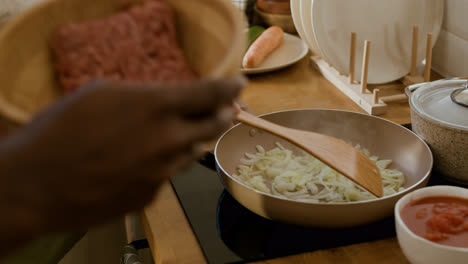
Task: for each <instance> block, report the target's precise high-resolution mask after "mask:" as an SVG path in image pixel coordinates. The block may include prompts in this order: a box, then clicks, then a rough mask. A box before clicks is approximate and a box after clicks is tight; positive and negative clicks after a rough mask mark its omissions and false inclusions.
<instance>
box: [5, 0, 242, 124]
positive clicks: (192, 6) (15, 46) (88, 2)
mask: <svg viewBox="0 0 468 264" xmlns="http://www.w3.org/2000/svg"><path fill="white" fill-rule="evenodd" d="M165 1H167V2H168V3H169V4H170V5H171V6H172V7H173V8H174V11H175V13H176V23H177V29H178V37H179V42H180V43H181V47H182V48H183V50H184V53H185V56H186V59H187V61H188V63H189V64H190V66H191V67H192V69H194V70H195V71H196V72H197V73H199V74H200V75H201V76H202V77H211V78H219V77H223V76H230V75H235V74H238V72H239V68H240V67H239V65H241V60H242V56H243V52H244V50H245V47H244V45H245V43H246V40H245V34H244V26H245V25H244V24H243V20H242V17H241V14H240V12H239V11H238V10H237V9H236V8H235V7H234V6H233V5H232V2H231V1H230V0H191V1H187V0H165ZM138 2H139V0H99V1H96V0H49V1H46V2H43V3H41V4H39V5H37V6H36V7H34V8H32V9H30V10H28V11H26V12H25V13H23V14H22V15H20V16H18V17H16V18H14V19H13V20H11V21H10V22H9V23H7V24H6V25H5V26H4V27H2V28H1V31H0V65H1V66H0V84H1V85H0V114H2V115H4V116H5V117H6V118H7V119H9V120H11V121H13V122H16V123H18V124H23V123H25V122H27V121H28V120H30V119H31V117H32V116H33V115H34V114H35V113H37V112H38V111H40V110H41V109H43V108H44V107H46V106H47V105H49V104H50V103H52V102H54V101H55V100H56V99H57V98H59V97H60V96H61V95H62V94H63V93H62V88H61V87H60V86H59V84H58V82H57V79H56V76H55V71H54V68H53V58H52V53H51V50H50V46H49V42H50V40H51V36H52V34H53V33H54V32H55V31H56V30H57V29H58V28H59V27H60V26H61V25H63V24H65V23H69V22H82V21H87V20H90V19H95V18H100V17H105V16H108V15H110V14H112V13H114V12H115V11H116V10H117V9H118V8H121V7H122V5H123V4H128V3H131V4H133V3H135V4H138Z"/></svg>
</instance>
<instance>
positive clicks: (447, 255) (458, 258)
mask: <svg viewBox="0 0 468 264" xmlns="http://www.w3.org/2000/svg"><path fill="white" fill-rule="evenodd" d="M430 196H452V197H459V198H464V199H468V189H465V188H460V187H454V186H433V187H425V188H421V189H418V190H416V191H414V192H411V193H409V194H407V195H405V196H403V197H402V198H401V199H400V200H399V201H398V202H397V204H396V206H395V225H396V233H397V237H398V242H399V244H400V247H401V249H402V250H403V253H404V254H405V256H406V257H407V258H408V260H409V261H410V262H411V263H413V264H440V263H447V264H466V263H468V248H460V247H451V246H445V245H440V244H437V243H434V242H432V241H429V240H427V239H424V238H422V237H420V236H417V235H416V234H414V233H413V232H412V231H411V230H410V229H409V228H408V227H407V226H406V224H405V223H404V222H403V221H402V219H401V216H400V212H401V210H402V209H403V208H404V207H405V206H406V205H407V204H408V203H410V202H411V201H413V200H419V199H422V198H425V197H430Z"/></svg>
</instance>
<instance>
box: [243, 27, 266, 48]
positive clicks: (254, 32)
mask: <svg viewBox="0 0 468 264" xmlns="http://www.w3.org/2000/svg"><path fill="white" fill-rule="evenodd" d="M264 31H265V28H264V27H261V26H253V27H250V28H249V31H248V32H247V40H248V43H247V44H248V46H247V47H250V45H252V43H254V41H255V40H256V39H257V38H258V37H260V35H261V34H262V33H263V32H264Z"/></svg>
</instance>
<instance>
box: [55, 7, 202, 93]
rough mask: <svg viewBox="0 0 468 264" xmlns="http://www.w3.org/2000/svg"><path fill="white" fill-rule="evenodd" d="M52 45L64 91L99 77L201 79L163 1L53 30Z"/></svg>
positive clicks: (142, 80)
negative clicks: (183, 48)
mask: <svg viewBox="0 0 468 264" xmlns="http://www.w3.org/2000/svg"><path fill="white" fill-rule="evenodd" d="M52 49H53V53H54V56H55V66H56V71H57V73H58V77H59V81H60V83H61V84H62V86H63V88H64V89H65V93H70V92H73V91H74V90H76V89H77V88H79V87H81V86H83V85H85V84H87V83H88V82H90V81H92V80H95V79H101V80H109V81H126V82H133V83H144V82H159V81H190V80H195V79H197V75H196V74H195V73H194V72H193V71H192V70H191V69H190V67H189V66H188V64H187V63H186V61H185V58H184V54H183V51H182V49H181V48H180V46H179V44H178V41H177V36H176V28H175V18H174V13H173V11H172V9H171V8H170V6H169V5H168V4H166V3H164V2H163V1H161V0H146V1H145V2H144V4H143V5H141V6H135V7H132V8H131V9H128V10H126V11H122V12H119V13H116V14H115V15H112V16H110V17H107V18H104V19H98V20H93V21H89V22H85V23H74V24H67V25H64V26H62V27H61V28H60V29H59V30H58V31H57V32H56V34H55V35H54V37H53V40H52Z"/></svg>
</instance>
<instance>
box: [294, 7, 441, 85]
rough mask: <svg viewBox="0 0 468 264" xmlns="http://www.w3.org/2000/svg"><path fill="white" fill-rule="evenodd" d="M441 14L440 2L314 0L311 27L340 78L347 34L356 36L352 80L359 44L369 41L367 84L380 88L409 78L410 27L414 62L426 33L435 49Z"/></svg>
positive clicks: (359, 54)
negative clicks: (415, 30)
mask: <svg viewBox="0 0 468 264" xmlns="http://www.w3.org/2000/svg"><path fill="white" fill-rule="evenodd" d="M303 1H310V0H303ZM443 14H444V1H441V0H391V1H376V0H352V1H343V0H314V1H313V5H312V25H313V27H314V31H313V32H314V33H315V38H316V40H317V43H318V46H319V48H320V50H321V51H322V53H323V55H324V59H325V60H327V61H328V62H329V63H330V64H331V65H333V66H334V67H335V68H336V69H337V70H338V71H339V72H341V73H343V74H348V73H349V69H348V67H349V54H350V48H349V46H350V36H351V32H353V31H354V32H357V45H356V72H355V74H356V76H361V64H362V54H363V47H364V40H370V41H371V42H372V43H371V49H370V60H369V75H368V76H369V78H368V82H369V83H373V84H380V83H387V82H391V81H394V80H397V79H399V78H401V77H403V76H405V75H406V74H408V73H409V70H410V61H411V42H412V35H413V34H412V30H413V25H415V24H417V25H419V47H418V59H419V61H422V60H423V59H424V54H425V47H426V34H427V33H428V32H432V33H433V44H435V42H436V40H437V37H438V35H439V32H440V29H441V25H442V19H443ZM307 33H309V32H307Z"/></svg>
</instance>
